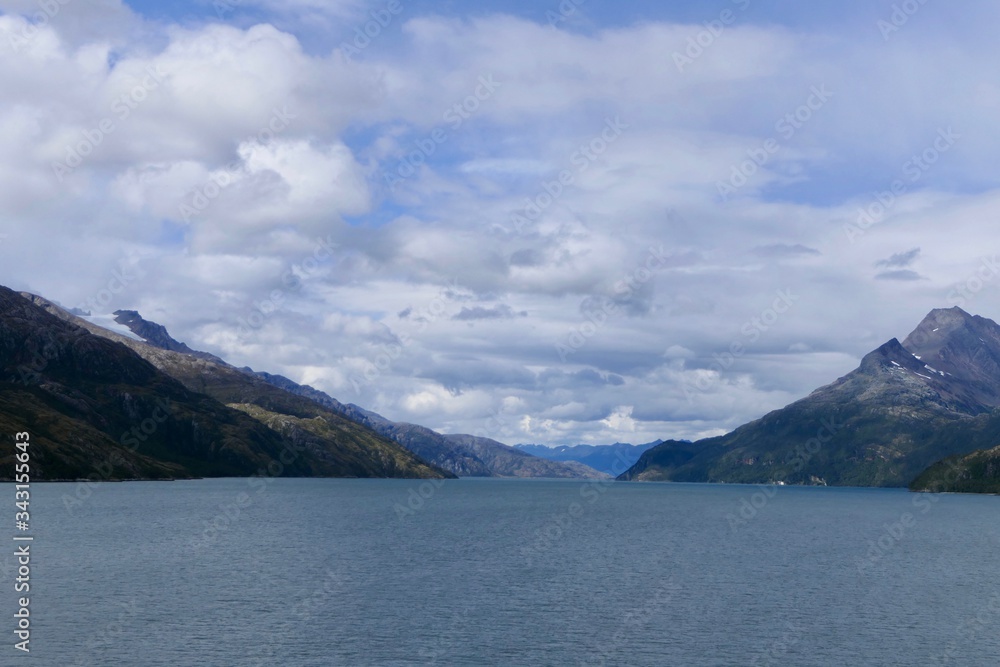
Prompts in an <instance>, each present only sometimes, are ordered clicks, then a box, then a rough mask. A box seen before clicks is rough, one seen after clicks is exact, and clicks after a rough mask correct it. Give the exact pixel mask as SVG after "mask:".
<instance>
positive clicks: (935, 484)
mask: <svg viewBox="0 0 1000 667" xmlns="http://www.w3.org/2000/svg"><path fill="white" fill-rule="evenodd" d="M910 490H911V491H933V492H938V493H944V492H948V493H996V494H1000V447H994V448H993V449H982V450H979V451H976V452H972V453H971V454H966V455H963V456H951V457H948V458H946V459H944V460H943V461H938V462H937V463H935V464H934V465H932V466H931V467H930V468H928V469H927V470H925V471H924V472H922V473H921V474H920V475H919V476H918V477H917V478H916V479H915V480H913V482H912V483H911V484H910Z"/></svg>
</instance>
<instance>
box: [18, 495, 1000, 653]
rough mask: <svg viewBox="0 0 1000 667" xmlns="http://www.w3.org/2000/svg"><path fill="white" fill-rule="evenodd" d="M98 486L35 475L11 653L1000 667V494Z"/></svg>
mask: <svg viewBox="0 0 1000 667" xmlns="http://www.w3.org/2000/svg"><path fill="white" fill-rule="evenodd" d="M78 490H80V491H81V495H85V493H86V492H85V490H84V487H77V486H76V485H72V484H47V485H43V484H34V485H33V491H34V494H33V498H32V501H33V502H32V508H33V514H32V519H33V521H34V524H35V527H36V528H35V531H34V533H35V535H36V542H35V545H34V561H33V571H32V606H31V609H32V613H33V616H32V618H33V621H34V624H33V628H34V635H33V639H32V644H31V646H32V653H31V656H30V657H29V658H28V659H27V660H21V659H20V656H18V655H15V651H13V649H11V648H10V647H9V644H12V643H13V642H12V641H10V637H11V636H12V632H11V631H12V629H13V624H12V623H11V622H10V620H8V621H6V623H8V625H9V626H10V627H8V628H4V629H3V636H4V637H6V638H7V639H8V642H5V646H4V647H3V648H2V652H3V659H0V663H2V664H20V663H21V662H24V663H27V662H34V663H36V664H41V665H54V666H60V667H63V666H67V665H143V666H156V665H170V666H172V667H173V666H177V665H199V666H219V667H223V666H225V667H231V666H234V665H240V666H242V665H284V666H293V667H294V666H299V665H315V666H317V667H319V666H322V667H330V666H331V665H349V666H354V665H512V666H519V665H629V666H646V665H650V666H652V665H656V666H660V665H719V666H722V665H727V666H729V665H733V666H735V665H739V666H746V665H790V666H812V665H824V666H825V665H907V666H912V665H938V664H951V665H963V666H980V665H981V666H984V667H986V666H989V667H995V665H997V663H998V657H997V656H1000V498H996V497H972V496H933V497H929V496H915V495H912V494H909V493H906V492H905V491H895V490H863V489H823V488H818V489H817V488H788V487H784V488H780V489H772V490H769V492H768V493H767V494H766V493H764V492H763V491H762V490H760V489H759V488H757V487H746V486H708V485H670V484H625V483H615V484H611V483H604V484H600V483H597V484H584V483H581V482H573V481H507V480H457V481H448V482H439V483H437V485H435V484H432V483H430V482H425V483H423V484H422V485H421V483H419V482H413V481H397V480H277V481H273V482H271V483H269V484H268V485H267V486H266V487H261V488H260V489H258V488H257V487H251V486H250V485H248V482H247V481H246V480H232V479H230V480H205V481H191V482H172V483H148V482H147V483H138V482H137V483H124V484H102V485H99V486H95V487H94V488H93V490H92V493H91V495H90V496H89V497H87V498H85V499H84V500H83V501H82V502H81V504H79V505H75V506H74V507H73V511H72V512H71V511H69V510H68V509H66V508H65V507H64V500H65V498H64V496H66V495H70V494H74V493H75V492H76V491H78ZM5 493H9V494H10V495H11V496H13V489H12V488H11V487H10V486H9V485H0V494H5ZM242 493H246V494H247V496H246V497H241V495H240V494H242ZM421 494H423V496H426V498H421ZM932 499H933V502H932ZM744 501H745V504H744ZM240 504H242V505H243V507H242V508H239V507H238V505H240ZM411 508H412V509H411ZM237 510H238V515H237ZM12 511H13V510H12ZM741 512H742V516H741ZM227 514H228V515H229V517H230V518H226V515H227ZM907 515H909V518H906V517H907ZM213 520H214V523H215V525H216V528H206V526H207V525H208V524H207V523H206V522H210V521H213ZM12 532H13V531H11V533H12ZM4 539H7V540H9V537H8V538H4ZM12 551H13V549H12V548H10V549H4V551H3V555H0V570H2V569H4V567H5V566H6V567H10V566H12V565H13V559H12V558H11V557H10V556H9V555H7V554H8V553H10V552H12ZM2 574H3V580H4V584H3V590H5V591H8V592H7V593H6V594H5V595H4V596H3V601H4V604H5V605H6V609H9V610H13V593H12V592H10V587H9V584H8V583H7V582H10V581H12V579H13V574H12V573H11V572H10V571H9V570H8V571H7V572H3V573H2ZM4 618H7V619H10V618H11V616H10V615H9V614H7V613H5V614H4ZM946 654H947V658H948V660H945V657H943V656H945V655H946ZM8 660H9V662H7V661H8Z"/></svg>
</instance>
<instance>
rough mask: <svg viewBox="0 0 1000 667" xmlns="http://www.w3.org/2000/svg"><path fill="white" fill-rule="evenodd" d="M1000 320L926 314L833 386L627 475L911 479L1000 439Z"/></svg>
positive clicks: (670, 446)
mask: <svg viewBox="0 0 1000 667" xmlns="http://www.w3.org/2000/svg"><path fill="white" fill-rule="evenodd" d="M998 365H1000V326H998V325H997V324H996V323H995V322H993V321H992V320H988V319H985V318H982V317H974V316H972V315H969V314H968V313H966V312H965V311H963V310H961V309H960V308H950V309H941V310H933V311H931V312H930V314H928V315H927V317H925V318H924V320H923V321H922V322H921V323H920V325H919V326H918V327H917V328H916V329H915V330H914V331H913V332H912V333H911V334H910V335H909V336H908V337H907V338H906V339H905V343H900V342H899V341H898V340H897V339H895V338H893V339H891V340H890V341H888V342H886V343H885V344H884V345H882V346H880V347H879V348H878V349H876V350H873V351H872V352H870V353H869V354H867V355H866V356H865V357H864V358H863V359H862V360H861V364H860V366H859V367H858V368H857V369H856V370H854V371H852V372H851V373H849V374H847V375H845V376H844V377H842V378H840V379H838V380H837V381H835V382H833V383H832V384H829V385H826V386H824V387H821V388H819V389H817V390H815V391H814V392H812V393H811V394H810V395H809V396H807V397H805V398H803V399H801V400H799V401H796V402H794V403H792V404H791V405H788V406H786V407H784V408H782V409H780V410H775V411H774V412H771V413H769V414H767V415H765V416H764V417H762V418H760V419H757V420H755V421H753V422H750V423H748V424H745V425H743V426H741V427H739V428H737V429H736V430H735V431H733V432H731V433H728V434H726V435H723V436H719V437H715V438H708V439H705V440H700V441H698V442H696V443H694V444H693V445H692V444H687V443H677V442H673V441H671V442H665V443H663V444H661V445H658V446H656V447H654V448H652V449H650V450H648V451H647V452H645V453H644V454H643V455H642V456H641V457H640V459H639V460H638V461H637V462H636V464H635V465H634V466H633V467H632V468H630V469H629V470H628V471H626V472H625V473H623V474H622V475H621V476H620V477H619V479H623V480H640V481H641V480H673V481H689V482H735V483H771V482H779V481H780V482H786V483H791V484H834V485H854V486H897V487H898V486H907V484H908V483H909V482H910V481H911V480H912V479H913V478H914V477H916V476H917V475H918V474H919V473H920V472H921V471H923V470H924V469H925V468H927V466H929V465H930V464H932V463H933V462H935V461H939V460H941V459H943V458H945V457H948V456H951V455H955V454H966V453H969V452H970V451H972V450H975V449H979V448H984V447H988V446H992V445H993V444H995V443H996V442H1000V410H998V409H997V408H998V406H1000V373H998V372H997V370H998V368H1000V366H998Z"/></svg>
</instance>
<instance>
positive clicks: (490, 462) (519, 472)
mask: <svg viewBox="0 0 1000 667" xmlns="http://www.w3.org/2000/svg"><path fill="white" fill-rule="evenodd" d="M444 437H445V439H447V440H448V442H450V443H452V444H453V445H456V446H457V448H458V451H460V452H464V453H468V455H470V456H472V457H475V458H477V459H479V460H480V461H482V462H483V463H484V464H486V467H487V468H488V469H489V470H490V471H491V472H492V473H493V476H494V477H570V478H604V477H610V475H607V474H606V473H602V472H599V471H597V470H594V469H593V468H591V467H590V466H585V465H583V464H582V463H577V462H576V461H550V460H548V459H543V458H540V457H538V456H532V455H531V454H528V453H527V452H522V451H521V450H519V449H516V448H514V447H511V446H509V445H505V444H503V443H501V442H497V441H496V440H491V439H490V438H482V437H478V436H474V435H463V434H452V435H446V436H444Z"/></svg>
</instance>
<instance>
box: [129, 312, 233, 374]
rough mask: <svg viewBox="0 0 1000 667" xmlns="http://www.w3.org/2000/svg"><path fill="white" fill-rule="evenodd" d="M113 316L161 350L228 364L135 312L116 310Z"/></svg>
mask: <svg viewBox="0 0 1000 667" xmlns="http://www.w3.org/2000/svg"><path fill="white" fill-rule="evenodd" d="M113 314H114V316H115V322H117V323H118V324H121V325H124V326H126V327H128V328H129V329H130V330H131V331H132V333H134V334H135V335H136V336H139V337H140V338H142V339H143V340H144V341H145V342H147V343H149V344H150V345H152V346H153V347H158V348H160V349H161V350H170V351H171V352H180V353H182V354H189V355H191V356H192V357H197V358H199V359H207V360H209V361H214V362H216V363H221V364H225V363H226V362H224V361H223V360H222V359H220V358H219V357H217V356H215V355H214V354H209V353H208V352H199V351H197V350H192V349H191V348H190V347H188V346H187V345H186V344H184V343H181V342H180V341H177V340H174V339H173V337H171V336H170V334H169V333H167V328H166V327H164V326H163V325H162V324H157V323H156V322H149V321H148V320H145V319H143V317H142V316H141V315H140V314H139V313H138V312H136V311H134V310H116V311H115V312H114V313H113Z"/></svg>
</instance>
